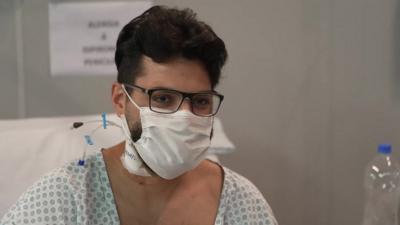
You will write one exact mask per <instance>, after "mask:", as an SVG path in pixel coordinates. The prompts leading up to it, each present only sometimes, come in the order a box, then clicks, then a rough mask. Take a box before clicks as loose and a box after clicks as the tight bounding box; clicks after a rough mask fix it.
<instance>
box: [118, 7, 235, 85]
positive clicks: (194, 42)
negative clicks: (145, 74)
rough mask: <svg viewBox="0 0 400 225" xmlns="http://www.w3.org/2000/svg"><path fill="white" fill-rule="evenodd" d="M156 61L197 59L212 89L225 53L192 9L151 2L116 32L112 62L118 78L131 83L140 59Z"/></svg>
mask: <svg viewBox="0 0 400 225" xmlns="http://www.w3.org/2000/svg"><path fill="white" fill-rule="evenodd" d="M144 55H145V56H148V57H150V58H151V59H152V60H153V61H155V62H157V63H163V62H168V61H169V60H172V59H174V58H179V57H183V58H186V59H189V60H199V61H200V62H201V63H202V64H203V65H204V68H205V69H206V71H207V72H208V76H209V78H210V82H211V86H212V88H213V89H214V88H215V86H216V85H217V84H218V81H219V78H220V74H221V68H222V66H223V65H224V64H225V61H226V59H227V57H228V54H227V52H226V49H225V44H224V42H223V41H222V40H221V39H220V38H219V37H218V36H217V35H216V34H215V33H214V31H213V30H212V29H211V27H210V26H209V25H207V24H205V23H204V22H201V21H198V20H197V19H196V14H195V13H194V12H193V11H192V10H191V9H184V10H178V9H174V8H167V7H165V6H153V7H152V8H150V9H148V10H147V11H145V12H144V13H143V14H142V15H140V16H138V17H136V18H134V19H133V20H132V21H130V22H129V23H128V24H126V25H125V26H124V27H123V29H122V30H121V32H120V33H119V36H118V40H117V50H116V52H115V64H116V66H117V70H118V78H117V80H118V82H120V83H128V84H132V83H134V82H135V78H136V77H137V76H138V74H139V73H140V72H141V59H142V57H143V56H144Z"/></svg>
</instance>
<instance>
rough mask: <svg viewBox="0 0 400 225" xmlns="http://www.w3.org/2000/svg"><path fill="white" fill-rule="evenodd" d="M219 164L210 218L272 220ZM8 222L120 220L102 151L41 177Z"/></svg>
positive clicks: (254, 194) (259, 199) (246, 185)
mask: <svg viewBox="0 0 400 225" xmlns="http://www.w3.org/2000/svg"><path fill="white" fill-rule="evenodd" d="M223 170H224V174H225V176H224V183H223V189H222V193H221V199H220V203H219V208H218V213H217V217H216V220H215V224H216V225H234V224H237V225H239V224H240V225H245V224H248V225H253V224H254V225H262V224H266V225H277V222H276V220H275V218H274V216H273V214H272V211H271V209H270V207H269V205H268V203H267V202H266V200H265V199H264V197H263V196H262V194H261V193H260V192H259V191H258V189H257V188H256V187H255V186H254V185H253V184H252V183H251V182H250V181H248V180H247V179H246V178H244V177H242V176H240V175H239V174H237V173H235V172H233V171H232V170H230V169H228V168H226V167H223ZM11 224H50V225H52V224H57V225H67V224H68V225H69V224H107V225H109V224H110V225H111V224H113V225H114V224H115V225H117V224H119V218H118V213H117V209H116V205H115V202H114V196H113V193H112V190H111V186H110V181H109V179H108V175H107V171H106V167H105V163H104V160H103V156H102V154H101V153H97V154H94V155H92V156H90V157H88V159H87V160H86V165H85V166H84V167H83V166H78V165H77V163H76V162H73V163H69V164H67V165H66V166H64V167H61V168H58V169H56V170H54V171H52V172H50V173H49V174H47V175H45V176H44V177H42V178H41V179H40V180H39V181H37V182H36V183H35V184H34V185H33V186H32V187H30V188H29V189H28V190H27V191H26V192H25V193H24V194H23V195H22V196H21V197H20V199H19V200H18V201H17V203H16V204H15V205H14V206H12V207H11V209H10V210H9V212H8V213H6V214H5V216H4V217H3V219H2V220H1V221H0V225H11Z"/></svg>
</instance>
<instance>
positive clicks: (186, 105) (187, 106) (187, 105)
mask: <svg viewBox="0 0 400 225" xmlns="http://www.w3.org/2000/svg"><path fill="white" fill-rule="evenodd" d="M190 104H191V102H190V99H189V98H184V99H183V102H182V104H181V107H180V108H179V110H186V111H191V108H192V107H191V105H190Z"/></svg>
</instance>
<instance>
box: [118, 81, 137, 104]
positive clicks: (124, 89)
mask: <svg viewBox="0 0 400 225" xmlns="http://www.w3.org/2000/svg"><path fill="white" fill-rule="evenodd" d="M121 86H122V91H123V92H124V93H125V95H126V96H127V97H128V99H129V101H130V102H132V104H133V105H134V106H136V108H138V109H139V110H140V107H139V106H138V105H137V104H136V102H135V101H133V99H132V97H131V96H130V95H129V94H128V92H127V91H126V88H125V85H123V84H121Z"/></svg>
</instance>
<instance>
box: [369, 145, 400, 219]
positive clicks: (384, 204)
mask: <svg viewBox="0 0 400 225" xmlns="http://www.w3.org/2000/svg"><path fill="white" fill-rule="evenodd" d="M391 153H392V147H391V146H390V145H388V144H381V145H379V146H378V155H377V156H376V157H375V158H374V159H373V160H372V161H371V162H370V163H369V164H368V166H367V168H366V170H365V177H364V186H365V192H366V195H365V196H366V199H365V209H364V220H363V225H398V223H397V221H398V219H397V210H398V200H399V199H398V196H399V191H400V190H399V185H400V166H399V163H398V162H397V161H396V160H395V159H394V157H392V156H391Z"/></svg>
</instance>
